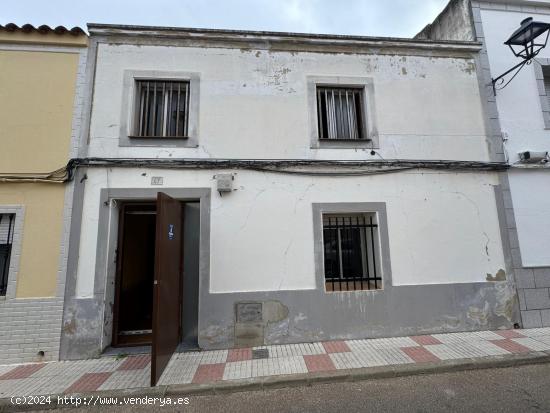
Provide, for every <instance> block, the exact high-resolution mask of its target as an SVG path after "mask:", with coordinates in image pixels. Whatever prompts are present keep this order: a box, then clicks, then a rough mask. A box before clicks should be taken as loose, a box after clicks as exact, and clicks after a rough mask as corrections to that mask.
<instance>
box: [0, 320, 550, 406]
mask: <svg viewBox="0 0 550 413" xmlns="http://www.w3.org/2000/svg"><path fill="white" fill-rule="evenodd" d="M547 361H550V328H539V329H530V330H502V331H478V332H467V333H449V334H436V335H426V336H415V337H397V338H383V339H369V340H345V341H332V342H322V343H304V344H289V345H273V346H263V347H257V348H245V349H232V350H217V351H201V352H188V353H178V354H176V355H174V357H173V358H172V360H171V361H170V363H169V365H168V367H167V368H166V371H165V372H164V374H163V376H162V378H161V380H160V382H159V386H158V387H157V388H156V389H150V388H149V389H147V388H148V387H149V376H150V356H149V355H135V356H128V357H123V358H120V357H118V358H117V357H103V358H100V359H94V360H81V361H63V362H51V363H35V364H21V365H3V366H0V398H3V399H9V398H10V397H12V396H29V395H55V394H89V393H90V392H98V391H106V392H107V391H109V392H112V391H116V390H124V392H125V394H128V392H130V390H128V389H135V391H133V392H132V393H134V394H161V393H162V394H163V395H169V394H193V393H200V392H206V391H230V390H239V389H252V388H262V387H267V386H284V385H291V384H300V383H303V384H307V383H310V382H312V381H332V380H348V379H355V380H360V379H362V378H374V377H377V376H379V377H391V376H395V375H407V374H417V373H426V372H432V371H434V372H435V371H438V370H439V371H449V370H450V369H471V368H476V367H479V368H485V367H495V366H498V365H502V366H510V365H515V364H526V363H534V362H547Z"/></svg>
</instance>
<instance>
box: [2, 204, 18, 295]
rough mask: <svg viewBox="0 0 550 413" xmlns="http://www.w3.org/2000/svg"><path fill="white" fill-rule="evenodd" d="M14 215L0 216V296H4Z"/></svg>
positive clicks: (6, 285)
mask: <svg viewBox="0 0 550 413" xmlns="http://www.w3.org/2000/svg"><path fill="white" fill-rule="evenodd" d="M14 224H15V214H0V296H4V295H6V290H7V288H8V273H9V269H10V257H11V250H12V244H13V228H14Z"/></svg>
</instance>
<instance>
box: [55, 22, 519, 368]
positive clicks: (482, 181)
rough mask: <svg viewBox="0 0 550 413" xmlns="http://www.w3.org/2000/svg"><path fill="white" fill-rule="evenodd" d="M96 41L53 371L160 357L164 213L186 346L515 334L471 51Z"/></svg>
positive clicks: (227, 37) (179, 36) (475, 48)
mask: <svg viewBox="0 0 550 413" xmlns="http://www.w3.org/2000/svg"><path fill="white" fill-rule="evenodd" d="M89 32H90V53H89V56H90V58H89V62H88V65H89V69H90V70H88V72H87V73H88V74H89V77H88V80H87V81H88V92H87V93H88V95H87V126H86V127H85V130H84V132H83V135H82V137H81V139H82V146H81V148H82V149H81V153H80V157H81V158H83V159H84V158H86V159H85V160H82V161H80V163H79V166H78V169H77V173H76V177H75V185H76V189H75V207H74V211H75V212H74V213H73V225H72V228H71V244H70V248H71V250H70V252H69V254H70V257H69V268H68V277H67V284H66V285H67V286H66V300H65V309H64V324H63V336H62V348H61V357H62V358H81V357H91V356H95V355H98V354H100V353H101V352H102V351H103V350H104V349H105V348H107V347H109V346H111V345H125V344H146V343H147V342H148V341H150V334H151V330H152V328H151V306H152V304H151V303H150V299H149V298H148V297H150V295H151V290H152V288H153V287H152V278H151V277H152V275H151V271H152V270H150V269H152V268H153V266H154V261H155V259H154V248H155V245H154V243H153V242H152V240H154V238H155V214H156V212H155V204H154V200H155V199H156V197H157V193H158V192H162V193H165V194H167V195H169V196H170V197H172V198H175V199H177V200H180V201H181V202H182V203H183V211H184V217H183V220H184V225H183V281H182V291H179V292H178V291H175V293H176V294H179V293H181V310H182V316H181V326H180V327H181V329H182V333H181V337H182V340H183V341H185V342H186V344H187V345H190V346H193V345H194V346H198V347H200V348H204V349H215V348H227V347H236V346H255V345H261V344H273V343H293V342H307V341H318V340H330V339H341V338H346V339H351V338H365V337H384V336H400V335H409V334H422V333H434V332H445V331H469V330H477V329H483V330H487V329H499V328H512V327H513V326H514V324H516V323H519V309H518V308H519V305H518V303H517V295H516V290H515V288H514V283H513V276H512V269H511V260H510V257H509V254H508V252H507V251H508V249H507V246H506V242H507V236H508V234H507V232H506V229H505V228H503V227H502V226H501V225H500V223H499V217H500V218H501V220H503V219H504V214H505V208H504V201H503V196H502V187H501V183H500V178H499V176H500V174H501V173H502V172H499V171H500V170H501V169H502V168H503V165H504V164H503V163H502V162H501V161H499V160H497V159H493V155H494V154H493V152H492V149H491V148H490V146H488V142H490V133H491V132H490V128H489V125H488V122H487V120H486V118H485V116H484V111H483V108H484V99H485V96H484V95H483V94H482V91H481V89H480V82H479V72H478V70H477V68H478V66H479V64H478V63H479V59H480V55H479V52H480V50H481V44H479V43H477V42H471V41H466V42H463V41H449V42H447V41H441V42H439V41H435V42H434V41H427V40H414V39H386V38H369V37H352V36H332V35H330V36H329V35H305V34H292V33H268V32H240V31H222V30H198V29H179V28H159V27H134V26H114V25H95V24H94V25H89ZM442 160H443V161H442ZM369 162H370V163H369ZM170 231H171V229H170V230H169V232H168V237H171V236H172V235H170V234H171V232H170ZM169 239H170V238H169ZM503 244H504V246H503ZM148 277H149V278H148Z"/></svg>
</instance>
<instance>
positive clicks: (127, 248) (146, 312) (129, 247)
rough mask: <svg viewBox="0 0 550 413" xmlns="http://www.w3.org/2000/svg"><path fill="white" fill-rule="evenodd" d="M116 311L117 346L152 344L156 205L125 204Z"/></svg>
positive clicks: (120, 230) (114, 319) (120, 238)
mask: <svg viewBox="0 0 550 413" xmlns="http://www.w3.org/2000/svg"><path fill="white" fill-rule="evenodd" d="M119 219H120V221H119V234H118V239H119V241H118V249H117V276H116V284H115V308H114V314H113V321H114V322H113V328H114V331H113V347H120V346H142V345H150V344H151V334H152V328H153V321H152V314H153V281H154V273H155V228H156V205H155V204H154V203H126V204H123V205H122V206H121V209H120V218H119Z"/></svg>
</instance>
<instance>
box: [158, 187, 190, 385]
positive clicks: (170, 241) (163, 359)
mask: <svg viewBox="0 0 550 413" xmlns="http://www.w3.org/2000/svg"><path fill="white" fill-rule="evenodd" d="M155 239H156V241H155V242H156V243H155V279H154V282H153V284H154V285H153V336H152V351H151V386H155V385H156V384H157V382H158V380H159V378H160V376H161V375H162V372H163V371H164V369H165V368H166V365H167V364H168V362H169V361H170V358H171V357H172V354H174V351H175V350H176V348H177V346H178V344H179V342H180V336H181V307H180V304H181V289H182V284H181V283H182V268H183V266H182V261H183V260H182V258H183V257H182V255H183V214H182V205H181V203H180V202H179V201H177V200H175V199H173V198H171V197H169V196H168V195H166V194H164V193H162V192H159V193H158V196H157V222H156V238H155Z"/></svg>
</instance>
